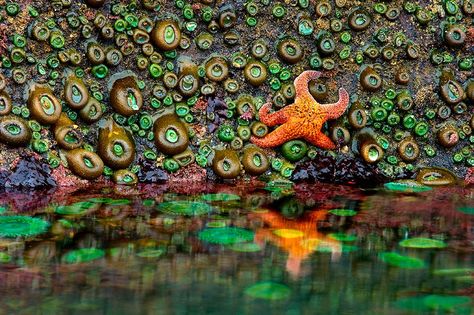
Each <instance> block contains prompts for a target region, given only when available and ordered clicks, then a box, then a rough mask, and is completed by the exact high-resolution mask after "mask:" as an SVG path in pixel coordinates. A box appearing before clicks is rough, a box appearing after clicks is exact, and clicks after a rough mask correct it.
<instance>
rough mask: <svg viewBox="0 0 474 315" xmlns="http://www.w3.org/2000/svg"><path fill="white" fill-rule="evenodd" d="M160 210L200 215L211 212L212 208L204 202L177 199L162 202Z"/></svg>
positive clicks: (172, 213)
mask: <svg viewBox="0 0 474 315" xmlns="http://www.w3.org/2000/svg"><path fill="white" fill-rule="evenodd" d="M158 210H159V211H161V212H163V213H166V214H171V215H184V216H199V215H204V214H209V213H210V212H211V211H212V208H211V207H210V206H209V205H207V204H205V203H202V202H193V201H187V200H177V201H167V202H163V203H160V204H159V205H158Z"/></svg>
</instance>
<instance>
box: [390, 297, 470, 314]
mask: <svg viewBox="0 0 474 315" xmlns="http://www.w3.org/2000/svg"><path fill="white" fill-rule="evenodd" d="M471 303H472V298H470V297H469V296H455V295H435V294H433V295H420V296H412V297H405V298H401V299H399V300H398V301H397V302H395V307H396V308H398V309H403V310H408V311H414V312H416V313H420V314H421V313H423V314H425V313H426V314H428V313H430V314H431V313H432V312H434V310H436V311H437V312H439V313H441V314H444V313H449V314H472V305H471Z"/></svg>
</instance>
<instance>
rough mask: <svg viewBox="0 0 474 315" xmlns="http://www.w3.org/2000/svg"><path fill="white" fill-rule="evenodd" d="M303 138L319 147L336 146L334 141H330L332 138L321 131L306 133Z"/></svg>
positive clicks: (332, 147) (329, 147)
mask: <svg viewBox="0 0 474 315" xmlns="http://www.w3.org/2000/svg"><path fill="white" fill-rule="evenodd" d="M305 139H306V140H307V141H308V142H311V143H312V144H313V145H315V146H317V147H319V148H321V149H325V150H334V149H335V148H336V145H335V144H334V142H332V140H331V139H329V137H328V136H326V135H325V134H324V133H322V132H316V133H313V134H311V135H307V136H306V137H305Z"/></svg>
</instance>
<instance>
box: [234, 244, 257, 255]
mask: <svg viewBox="0 0 474 315" xmlns="http://www.w3.org/2000/svg"><path fill="white" fill-rule="evenodd" d="M229 249H231V250H233V251H234V252H241V253H254V252H259V251H261V250H262V247H260V245H258V244H255V243H237V244H232V245H231V246H229Z"/></svg>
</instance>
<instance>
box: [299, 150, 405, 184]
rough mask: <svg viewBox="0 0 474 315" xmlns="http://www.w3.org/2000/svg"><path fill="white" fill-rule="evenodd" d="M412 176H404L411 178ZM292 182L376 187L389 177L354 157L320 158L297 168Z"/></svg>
mask: <svg viewBox="0 0 474 315" xmlns="http://www.w3.org/2000/svg"><path fill="white" fill-rule="evenodd" d="M411 175H412V174H404V176H405V177H410V176H411ZM292 180H293V181H295V182H323V183H336V184H354V185H358V186H376V185H379V184H381V183H383V182H384V181H387V177H386V176H385V175H384V174H383V173H382V172H381V171H380V170H378V169H377V168H376V167H375V166H373V165H368V164H366V163H364V162H363V161H362V160H360V159H357V158H353V157H339V158H335V157H332V156H320V157H318V158H316V159H314V160H310V161H307V162H304V163H301V164H298V165H297V166H296V169H295V171H294V172H293V176H292Z"/></svg>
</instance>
